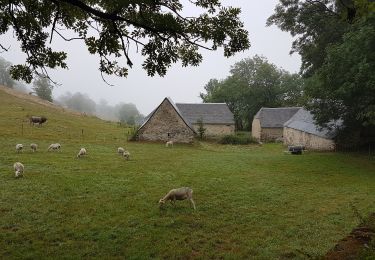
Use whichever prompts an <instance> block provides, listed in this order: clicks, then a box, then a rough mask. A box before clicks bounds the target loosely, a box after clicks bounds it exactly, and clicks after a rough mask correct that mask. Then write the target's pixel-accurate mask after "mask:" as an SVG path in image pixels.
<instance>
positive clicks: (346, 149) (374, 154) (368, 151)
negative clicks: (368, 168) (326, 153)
mask: <svg viewBox="0 0 375 260" xmlns="http://www.w3.org/2000/svg"><path fill="white" fill-rule="evenodd" d="M335 151H336V152H340V153H358V154H362V155H368V157H369V158H370V159H375V142H369V143H366V144H360V145H359V144H358V145H346V144H336V146H335Z"/></svg>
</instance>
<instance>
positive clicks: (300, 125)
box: [284, 108, 341, 139]
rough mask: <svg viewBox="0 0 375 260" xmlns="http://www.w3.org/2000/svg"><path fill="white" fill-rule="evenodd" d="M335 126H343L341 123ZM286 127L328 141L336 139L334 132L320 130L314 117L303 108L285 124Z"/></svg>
mask: <svg viewBox="0 0 375 260" xmlns="http://www.w3.org/2000/svg"><path fill="white" fill-rule="evenodd" d="M334 126H335V127H339V126H341V122H337V123H335V124H334ZM284 127H289V128H293V129H296V130H300V131H303V132H306V133H310V134H313V135H316V136H319V137H323V138H326V139H333V138H334V137H335V131H334V130H328V129H320V128H319V127H318V125H316V124H315V120H314V118H313V115H312V114H311V113H310V112H309V111H307V110H305V109H303V108H301V109H300V110H299V111H298V112H297V113H296V114H295V115H294V116H292V117H291V118H290V119H289V120H288V121H287V122H285V124H284Z"/></svg>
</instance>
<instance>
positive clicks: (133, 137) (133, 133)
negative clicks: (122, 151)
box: [127, 126, 138, 141]
mask: <svg viewBox="0 0 375 260" xmlns="http://www.w3.org/2000/svg"><path fill="white" fill-rule="evenodd" d="M127 139H128V141H138V126H132V127H129V130H128V135H127Z"/></svg>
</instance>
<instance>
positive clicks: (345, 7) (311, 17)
mask: <svg viewBox="0 0 375 260" xmlns="http://www.w3.org/2000/svg"><path fill="white" fill-rule="evenodd" d="M374 11H375V3H370V1H368V0H280V3H279V4H278V5H277V6H276V8H275V13H274V14H273V15H272V16H271V17H269V18H268V21H267V25H271V24H275V25H277V26H278V27H279V28H280V29H281V30H283V31H288V32H290V34H291V35H292V36H293V37H295V40H294V42H293V46H292V50H291V53H293V52H298V53H299V54H300V55H301V59H302V66H301V72H302V74H303V75H304V76H305V77H310V76H312V75H313V74H314V72H315V71H316V70H317V69H319V68H320V67H321V66H322V65H323V63H324V60H325V57H326V48H327V47H328V46H330V45H331V44H336V43H341V42H342V36H343V35H344V33H345V32H347V30H348V29H349V27H350V25H351V24H352V23H354V22H355V21H356V20H358V19H360V18H361V17H363V16H366V15H368V14H369V13H371V12H374Z"/></svg>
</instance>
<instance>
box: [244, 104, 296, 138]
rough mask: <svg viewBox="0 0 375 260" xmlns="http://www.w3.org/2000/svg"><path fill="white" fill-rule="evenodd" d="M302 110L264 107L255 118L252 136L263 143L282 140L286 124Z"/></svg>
mask: <svg viewBox="0 0 375 260" xmlns="http://www.w3.org/2000/svg"><path fill="white" fill-rule="evenodd" d="M300 109H301V108H300V107H277V108H269V107H262V108H261V109H260V110H259V111H258V113H256V115H255V116H254V119H253V122H252V126H251V135H252V136H253V137H254V138H256V139H257V140H260V141H262V142H264V141H275V140H282V138H283V127H284V123H285V122H286V121H288V120H289V119H290V118H291V117H292V116H294V115H295V114H296V113H297V111H298V110H300Z"/></svg>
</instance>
